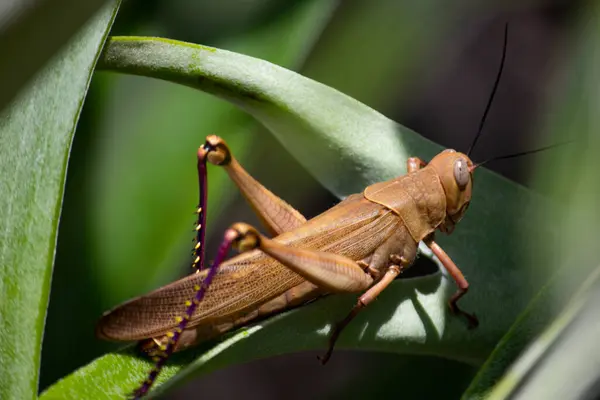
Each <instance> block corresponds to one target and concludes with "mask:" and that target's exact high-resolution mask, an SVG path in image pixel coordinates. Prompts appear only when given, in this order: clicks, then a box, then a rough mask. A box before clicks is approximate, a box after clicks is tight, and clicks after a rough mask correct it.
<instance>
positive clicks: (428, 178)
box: [97, 136, 478, 363]
mask: <svg viewBox="0 0 600 400" xmlns="http://www.w3.org/2000/svg"><path fill="white" fill-rule="evenodd" d="M198 158H199V164H203V163H204V162H205V160H208V162H210V163H212V164H215V165H220V166H223V167H224V168H225V170H226V171H227V173H228V174H229V176H230V177H231V179H232V180H233V181H234V182H235V183H236V185H237V186H238V187H239V189H240V191H241V192H242V194H243V195H244V197H245V198H246V199H247V200H248V202H249V203H250V205H251V206H252V208H253V209H254V210H255V211H256V213H257V215H258V216H259V218H260V219H261V221H262V222H263V223H264V224H265V225H266V227H267V228H268V230H269V231H270V232H272V233H273V235H274V238H272V239H270V238H267V237H265V236H263V235H261V234H260V233H259V232H258V231H257V230H256V229H255V228H253V227H252V226H250V225H248V224H244V223H236V224H234V225H232V226H231V228H229V229H228V230H227V231H226V233H225V246H222V248H221V251H220V252H219V254H218V256H217V258H216V260H215V265H217V264H220V266H219V270H218V272H217V273H216V274H215V275H214V278H213V279H212V282H208V283H210V290H208V291H206V292H205V295H204V299H203V300H202V301H201V302H200V301H199V300H198V299H197V294H198V293H199V292H200V291H201V289H202V288H203V287H204V288H205V287H206V286H207V285H208V283H207V281H209V279H208V275H209V273H210V271H209V270H207V269H203V270H198V271H197V273H196V274H192V275H190V276H187V277H185V278H183V279H181V280H178V281H176V282H174V283H171V284H169V285H167V286H164V287H162V288H160V289H157V290H155V291H153V292H151V293H149V294H146V295H144V296H141V297H138V298H136V299H133V300H130V301H128V302H126V303H124V304H121V305H120V306H118V307H117V308H115V309H113V310H112V311H109V312H108V313H105V314H104V316H103V317H102V319H101V320H100V322H99V324H98V329H97V334H98V336H99V337H101V338H103V339H109V340H124V341H134V340H136V341H137V340H146V339H151V340H149V341H147V342H146V343H145V344H144V347H145V348H146V351H148V352H149V353H151V354H152V353H154V355H155V356H156V357H158V358H157V360H156V361H159V360H160V359H162V358H161V355H163V356H164V355H165V354H168V353H166V350H167V345H168V344H173V345H174V346H173V347H174V348H173V349H172V351H179V350H181V349H184V348H187V347H189V346H192V345H195V344H197V343H198V342H201V341H204V340H207V339H210V338H214V337H216V336H218V335H220V334H222V333H224V332H226V331H228V330H231V329H232V328H235V327H238V326H241V325H244V324H247V323H248V322H250V321H251V320H253V319H255V318H257V317H260V316H266V315H269V314H273V313H277V312H280V311H281V310H284V309H286V308H289V307H291V306H295V305H299V304H302V303H305V302H307V301H309V300H313V299H315V298H316V297H318V296H321V295H324V294H327V293H359V292H364V293H363V295H362V296H360V298H359V299H358V302H357V304H356V306H355V307H354V308H353V309H352V311H351V312H350V314H349V315H348V316H347V317H346V318H345V319H344V320H343V321H342V322H340V323H339V324H338V325H336V327H335V329H334V330H333V333H332V335H331V337H330V344H329V350H328V352H327V353H326V354H325V356H324V357H323V358H322V359H321V360H322V362H323V363H325V362H326V361H327V360H328V359H329V357H330V355H331V352H332V350H333V346H334V344H335V341H336V339H337V337H338V335H339V333H340V332H341V330H342V329H343V327H344V326H345V325H347V324H348V323H349V322H350V320H351V319H352V318H353V317H354V316H355V315H356V314H357V313H358V312H359V311H360V310H362V309H363V308H365V307H366V306H367V305H369V304H370V303H371V302H372V301H373V300H374V299H375V298H376V297H377V296H378V295H379V293H381V292H382V291H383V290H384V289H385V288H386V287H387V286H388V285H389V284H390V283H391V282H392V281H393V280H394V278H396V276H398V275H399V274H400V273H401V272H402V270H404V269H405V268H407V267H408V266H409V265H411V264H412V262H413V261H414V260H415V257H416V252H417V245H418V243H419V242H420V241H424V242H425V244H426V245H427V246H429V248H430V249H431V250H432V251H433V253H434V254H435V255H436V256H437V257H438V258H439V259H440V261H441V262H442V264H443V265H444V267H445V268H446V269H447V271H448V272H449V273H450V275H451V276H452V277H453V278H454V280H455V281H456V283H457V286H458V290H457V292H456V293H455V294H454V295H453V296H452V297H451V298H450V300H449V305H450V310H451V311H452V312H453V313H456V314H461V315H464V316H465V317H466V318H467V319H468V321H469V324H470V326H472V327H475V326H477V324H478V322H477V318H476V317H475V316H474V315H471V314H468V313H466V312H464V311H462V310H461V309H460V308H459V307H458V305H457V301H458V300H459V299H460V298H461V297H462V296H463V295H464V294H465V293H466V292H467V290H468V288H469V284H468V282H467V280H466V279H465V278H464V276H463V274H462V273H461V271H460V269H459V268H458V267H457V266H456V264H454V262H453V261H452V260H451V259H450V257H449V256H448V255H447V254H446V253H445V252H444V251H443V250H442V248H441V247H440V246H439V245H438V244H437V243H436V242H435V241H434V236H433V233H434V231H435V230H436V229H439V230H440V231H442V232H446V233H451V232H452V230H453V229H454V226H455V225H456V224H457V223H458V222H459V221H460V220H461V219H462V217H463V216H464V214H465V211H466V210H467V208H468V206H469V202H470V200H471V191H472V187H473V176H472V174H473V169H474V168H475V165H474V164H473V162H472V161H471V159H470V158H469V157H468V156H467V155H465V154H463V153H460V152H457V151H454V150H444V151H443V152H441V153H440V154H438V155H437V156H436V157H434V158H433V159H432V160H431V162H430V163H429V164H426V163H425V162H424V161H422V160H421V159H419V158H416V157H414V158H410V159H409V160H408V163H407V165H408V174H406V175H403V176H400V177H398V178H394V179H392V180H389V181H387V182H381V183H376V184H374V185H371V186H369V187H367V188H366V189H365V190H364V191H363V192H362V193H358V194H353V195H351V196H349V197H347V198H346V199H345V200H343V201H342V202H340V203H339V204H338V205H336V206H335V207H333V208H331V209H329V210H327V211H326V212H324V213H323V214H321V215H318V216H317V217H315V218H313V219H311V220H308V221H307V220H306V218H304V217H303V216H302V215H301V214H300V213H299V212H298V211H296V210H295V209H294V208H292V207H291V206H290V205H288V204H287V203H286V202H284V201H283V200H282V199H280V198H279V197H277V196H275V195H274V194H273V193H271V192H270V191H269V190H267V189H266V188H265V187H264V186H262V185H261V184H260V183H259V182H257V181H256V180H255V179H253V178H252V177H251V176H250V175H249V174H248V173H247V172H246V171H245V170H244V169H243V168H242V167H241V165H240V164H239V163H238V162H237V161H236V159H235V158H234V157H233V155H232V154H231V152H230V150H229V148H228V147H227V144H226V143H225V141H223V139H221V138H219V137H217V136H209V137H207V138H206V144H205V145H204V146H202V147H200V149H199V151H198ZM198 212H199V214H200V215H203V214H204V213H203V210H202V209H201V208H200V209H199V210H198ZM201 219H203V218H202V216H199V220H201ZM202 229H203V225H202V224H201V222H199V223H198V225H197V230H198V231H202ZM199 236H200V233H199ZM229 244H231V245H233V247H235V248H237V249H238V250H239V251H240V252H242V254H240V255H238V256H236V257H233V258H231V259H229V260H227V261H225V262H222V263H221V262H220V260H221V259H222V258H223V255H222V254H224V253H225V252H226V250H224V249H226V248H227V247H228V246H229ZM195 256H196V260H195V262H196V264H198V263H200V261H201V258H202V254H201V242H200V241H198V242H197V244H196V252H195ZM203 285H206V286H203ZM190 299H193V300H190ZM192 305H195V306H196V307H194V309H192V310H191V312H190V311H189V310H188V311H185V309H186V307H188V308H189V307H191V306H192ZM184 311H185V312H184ZM183 322H185V323H186V324H185V325H182V323H183ZM173 339H177V343H174V340H173ZM161 351H162V352H164V353H163V354H161Z"/></svg>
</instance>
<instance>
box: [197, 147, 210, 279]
mask: <svg viewBox="0 0 600 400" xmlns="http://www.w3.org/2000/svg"><path fill="white" fill-rule="evenodd" d="M205 154H206V153H205ZM198 189H199V196H198V197H199V200H198V203H199V204H198V207H200V209H201V211H200V213H199V214H198V224H200V230H199V231H198V232H197V233H196V242H197V243H200V248H198V249H196V250H194V257H200V260H199V261H198V262H197V263H196V265H197V266H198V267H197V269H199V270H203V269H204V244H205V243H204V237H205V235H206V205H207V204H206V199H207V197H208V196H207V194H208V179H207V174H206V156H204V157H200V154H199V155H198Z"/></svg>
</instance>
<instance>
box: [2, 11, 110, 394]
mask: <svg viewBox="0 0 600 400" xmlns="http://www.w3.org/2000/svg"><path fill="white" fill-rule="evenodd" d="M117 9H118V2H114V1H113V2H111V4H110V7H107V8H106V9H105V10H104V11H103V12H102V14H101V15H98V17H96V18H95V19H94V21H93V22H91V23H90V24H89V25H88V26H87V27H86V29H85V31H84V32H82V34H81V35H79V37H78V38H77V39H76V40H75V41H74V42H73V43H71V44H70V45H69V47H68V48H67V49H66V50H65V51H64V52H63V53H61V54H60V56H59V57H58V58H57V59H55V60H53V62H52V65H51V66H49V67H48V68H46V69H44V70H43V71H42V72H41V73H40V74H39V75H38V76H37V77H36V78H35V80H34V81H33V82H32V83H31V85H30V86H29V87H28V88H27V89H26V90H25V91H24V92H22V93H20V94H19V96H18V98H17V99H16V100H15V102H14V103H13V104H11V106H10V107H9V108H8V109H6V110H5V111H4V113H3V115H2V117H1V119H0V193H2V196H1V197H0V219H1V220H2V221H3V223H2V226H3V228H2V234H1V236H0V238H1V240H0V266H1V268H0V273H1V274H2V275H1V277H0V296H1V298H0V308H1V310H0V314H1V315H2V318H1V319H0V331H1V332H2V337H3V338H5V340H2V342H1V343H0V397H1V398H3V399H9V398H15V399H26V398H34V397H35V396H36V395H37V385H38V371H39V363H40V349H41V342H42V333H43V329H44V319H45V316H46V307H47V305H48V292H49V287H50V279H51V276H52V265H53V261H54V251H55V245H56V231H57V227H58V221H59V216H60V209H61V204H62V196H63V187H64V183H65V171H66V167H67V161H68V157H69V149H70V146H71V139H72V136H73V132H74V130H75V125H76V124H77V119H78V118H79V112H80V110H81V106H82V104H83V100H84V98H85V94H86V91H87V88H88V84H89V82H90V78H91V75H92V71H93V69H94V65H95V63H96V60H97V57H98V54H99V51H100V49H101V47H102V45H103V43H104V40H105V38H106V36H107V35H108V31H109V28H110V26H111V24H112V21H113V18H114V16H115V14H116V10H117Z"/></svg>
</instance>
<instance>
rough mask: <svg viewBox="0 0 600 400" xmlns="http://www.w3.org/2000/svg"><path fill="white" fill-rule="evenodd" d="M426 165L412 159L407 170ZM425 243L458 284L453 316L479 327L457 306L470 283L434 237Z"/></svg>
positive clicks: (451, 306) (453, 300)
mask: <svg viewBox="0 0 600 400" xmlns="http://www.w3.org/2000/svg"><path fill="white" fill-rule="evenodd" d="M426 165H427V163H426V162H425V161H423V160H421V159H420V158H418V157H410V158H409V159H408V160H407V162H406V168H407V170H408V172H414V171H417V170H419V169H421V168H423V167H424V166H426ZM424 242H425V244H426V245H427V247H429V248H430V249H431V251H432V252H433V254H435V255H436V257H437V258H438V259H439V260H440V262H441V263H442V265H443V266H444V268H446V271H448V273H449V274H450V276H452V278H453V279H454V281H455V282H456V286H458V290H457V291H456V293H454V295H452V297H451V298H450V300H449V301H448V305H449V306H450V311H451V312H452V313H453V314H459V315H463V316H464V317H465V318H467V320H468V322H469V328H476V327H477V326H478V325H479V320H478V319H477V317H476V316H475V314H470V313H468V312H465V311H463V310H461V309H460V308H459V307H458V304H457V303H458V300H459V299H460V298H461V297H463V296H464V295H465V294H466V293H467V291H468V290H469V282H467V280H466V279H465V277H464V275H463V273H462V272H461V270H460V269H459V268H458V266H456V264H455V263H454V261H452V259H451V258H450V256H448V254H446V252H445V251H444V250H443V249H442V248H441V247H440V246H439V245H438V244H437V243H436V242H435V241H434V240H433V235H431V236H430V237H428V238H427V239H425V240H424Z"/></svg>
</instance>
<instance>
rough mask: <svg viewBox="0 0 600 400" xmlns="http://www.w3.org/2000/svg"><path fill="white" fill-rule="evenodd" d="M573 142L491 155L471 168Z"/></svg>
mask: <svg viewBox="0 0 600 400" xmlns="http://www.w3.org/2000/svg"><path fill="white" fill-rule="evenodd" d="M573 142H574V140H570V141H567V142H562V143H555V144H551V145H549V146H544V147H540V148H539V149H534V150H527V151H520V152H518V153H512V154H507V155H504V156H497V157H492V158H490V159H487V160H485V161H482V162H480V163H477V164H475V165H474V166H473V167H472V168H471V170H474V169H475V168H477V167H481V166H482V165H483V164H486V163H488V162H490V161H496V160H504V159H507V158H515V157H521V156H526V155H528V154H534V153H539V152H540V151H544V150H549V149H552V148H554V147H558V146H563V145H565V144H569V143H573Z"/></svg>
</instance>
